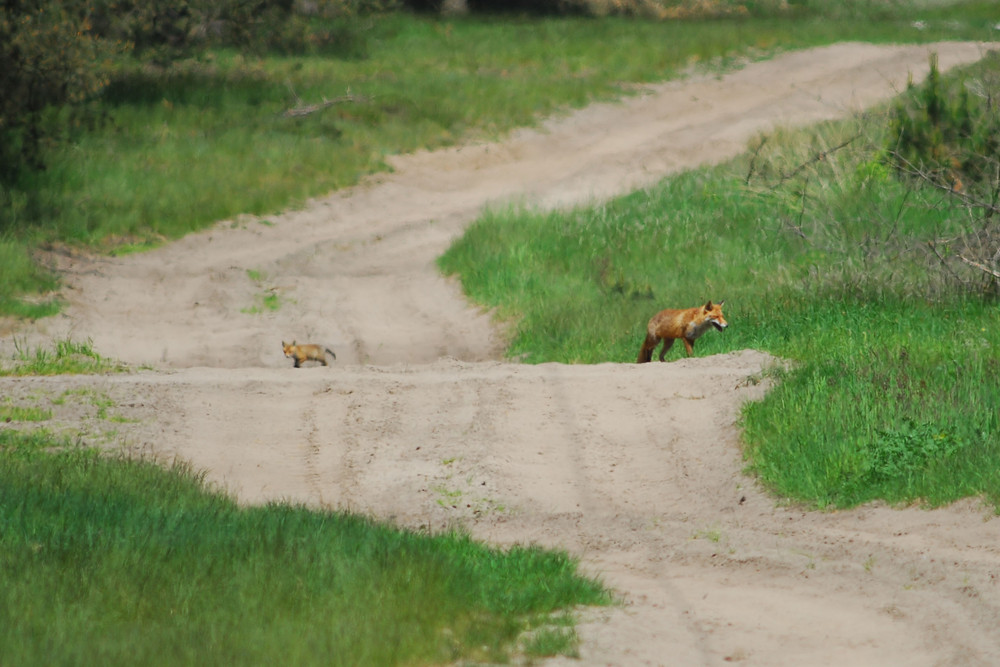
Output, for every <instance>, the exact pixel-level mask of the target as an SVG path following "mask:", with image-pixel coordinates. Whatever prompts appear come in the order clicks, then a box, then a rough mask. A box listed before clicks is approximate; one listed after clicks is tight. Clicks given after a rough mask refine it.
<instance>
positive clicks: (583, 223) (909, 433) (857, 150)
mask: <svg viewBox="0 0 1000 667" xmlns="http://www.w3.org/2000/svg"><path fill="white" fill-rule="evenodd" d="M995 63H996V60H995V59H993V60H992V61H988V62H987V63H984V64H983V65H981V66H980V69H979V70H975V69H973V72H977V71H978V72H979V73H980V74H981V73H983V72H985V71H993V70H994V69H995V67H996V64H995ZM887 125H888V123H887V114H885V113H873V114H870V115H869V116H867V117H865V118H862V119H858V120H853V121H846V122H841V123H828V124H825V125H822V126H819V127H817V128H811V129H809V130H807V131H796V132H776V133H774V134H772V135H771V136H769V137H767V141H766V142H765V143H764V148H763V149H761V150H760V151H759V152H758V151H752V152H751V153H748V154H747V155H746V156H743V157H741V158H739V159H737V160H734V161H733V162H731V163H729V164H726V165H722V166H719V167H715V168H710V169H703V170H699V171H693V172H688V173H684V174H680V175H678V176H676V177H673V178H669V179H667V180H665V181H663V182H662V183H661V184H660V185H659V186H657V187H654V188H650V189H649V190H648V191H645V192H637V193H634V194H631V195H628V196H625V197H621V198H618V199H615V200H613V201H610V202H608V203H606V204H603V205H599V206H597V207H594V208H590V209H580V210H575V211H571V212H556V213H542V214H540V213H537V212H532V211H521V210H500V211H493V212H490V213H488V214H487V215H484V216H483V217H482V218H480V219H479V220H478V221H477V222H476V223H474V224H473V225H472V226H471V227H470V228H469V229H468V231H467V232H466V234H465V235H464V236H463V237H462V238H460V239H459V240H457V241H456V243H455V244H454V245H453V246H452V247H451V248H450V249H449V251H448V252H447V253H446V254H445V255H444V256H443V257H442V258H441V259H440V262H439V263H440V266H441V267H442V269H443V270H444V271H445V272H446V273H449V274H451V273H454V274H457V275H459V276H460V277H461V280H462V282H463V286H464V289H465V290H466V292H467V293H468V294H469V295H470V297H471V298H472V299H473V300H475V301H476V302H479V303H481V304H483V305H485V306H487V307H490V308H495V309H496V312H497V313H498V315H499V317H500V319H501V320H502V321H505V322H507V326H508V333H509V338H510V347H509V354H510V356H512V357H514V358H518V359H521V360H525V361H527V362H529V363H542V362H547V361H559V362H566V363H594V362H600V361H619V362H632V361H634V360H635V358H636V353H637V352H638V349H639V345H640V343H641V341H642V338H643V335H644V329H645V323H646V321H647V320H648V319H649V317H650V316H651V315H652V314H653V313H655V312H656V311H657V310H659V309H661V308H664V307H676V308H685V307H691V306H695V305H699V304H701V303H704V302H705V301H706V300H708V299H713V300H722V299H725V301H726V305H725V313H726V317H727V319H728V321H729V323H730V327H729V328H728V329H727V330H726V331H725V332H724V333H718V332H714V331H713V332H709V333H708V334H706V335H705V336H704V337H702V338H701V339H699V341H698V345H697V347H696V354H697V355H699V356H704V355H709V354H716V353H722V352H728V351H733V350H739V349H744V348H756V349H762V350H767V351H770V352H772V353H773V354H775V355H778V356H780V357H783V358H786V359H789V360H793V361H794V364H793V366H792V368H791V369H790V370H787V371H781V370H771V371H769V372H770V373H772V374H773V375H776V376H777V377H778V378H779V379H780V381H779V382H778V383H777V385H776V387H775V388H774V389H773V390H772V391H771V392H770V393H769V395H768V396H767V398H766V399H764V400H763V401H761V402H759V403H754V404H751V405H749V406H747V407H746V409H745V413H744V419H743V427H744V437H745V442H746V448H745V454H746V458H747V463H748V466H749V470H750V471H751V472H753V473H754V474H756V475H759V476H760V478H761V480H762V481H763V482H764V483H765V484H766V485H767V486H768V487H770V488H771V489H772V490H773V491H774V492H775V493H776V494H777V495H778V496H780V497H787V498H790V499H793V500H796V501H801V502H805V503H807V504H809V505H813V506H817V507H828V506H835V507H847V506H852V505H855V504H858V503H862V502H866V501H869V500H873V499H877V498H880V499H885V500H887V501H889V502H893V503H910V502H922V503H926V504H929V505H932V506H936V505H940V504H943V503H947V502H950V501H953V500H956V499H958V498H962V497H967V496H977V495H982V496H985V497H987V498H989V500H990V501H991V502H993V503H995V504H997V505H998V506H1000V465H998V463H997V462H998V461H1000V411H998V410H997V406H998V405H1000V355H998V354H997V350H998V349H1000V308H998V307H997V304H996V301H995V299H992V298H984V297H983V296H982V295H981V294H980V293H978V292H977V289H978V287H976V285H977V284H978V283H977V281H976V277H975V271H972V270H968V269H967V267H966V270H967V273H966V274H965V275H964V276H960V275H953V273H952V272H953V271H961V270H962V269H961V267H954V266H952V267H949V268H945V267H944V266H942V264H941V263H940V262H939V261H938V260H937V259H936V258H934V257H933V255H932V254H931V253H930V252H929V251H928V241H931V240H936V239H941V238H951V239H953V240H955V242H956V243H957V239H959V238H961V237H960V234H961V233H962V232H963V230H965V231H969V230H971V229H972V228H975V227H978V226H979V225H984V224H986V223H984V221H983V220H979V221H978V222H976V221H975V219H974V216H973V217H970V211H968V210H966V209H964V208H962V207H959V206H955V205H954V200H949V199H948V198H947V196H946V195H945V194H942V193H941V192H940V191H936V190H933V189H931V188H920V187H919V186H917V185H913V184H906V183H903V182H900V181H897V180H896V179H895V178H893V177H892V176H891V175H890V173H889V172H888V170H886V169H885V168H884V167H883V166H882V164H883V163H882V162H881V160H882V156H884V152H883V150H882V148H881V147H882V146H884V145H885V143H886V141H887V138H886V136H885V134H884V132H885V128H886V127H887ZM859 132H860V133H861V136H860V137H859V138H857V139H856V140H855V141H853V142H851V143H850V144H848V145H847V146H846V147H845V148H843V149H841V150H839V151H835V152H831V153H828V155H827V158H826V159H825V160H823V161H817V162H811V161H810V160H811V157H812V156H814V155H816V153H818V152H820V151H824V150H828V149H830V148H832V147H835V146H839V145H840V144H842V143H843V142H844V141H845V138H849V137H851V136H854V135H856V134H857V133H859ZM754 147H756V143H755V145H754ZM806 163H809V164H810V166H809V167H808V168H806V169H804V170H803V171H802V172H801V173H800V174H799V177H797V178H795V179H792V180H791V181H787V182H784V183H782V182H781V179H780V175H781V174H787V173H790V172H792V171H793V170H794V169H795V168H796V167H797V166H798V165H802V164H806ZM751 164H753V167H752V168H751ZM748 174H751V178H750V183H749V185H747V175H748ZM803 202H805V204H803ZM970 220H972V222H970ZM958 278H961V279H962V280H963V281H967V282H966V284H962V283H961V282H960V281H959V280H958ZM981 278H982V275H980V276H979V281H980V283H981V282H982V280H981ZM985 286H988V283H987V285H985ZM682 354H683V351H682V349H681V348H680V346H675V349H673V350H671V353H670V356H668V360H670V359H674V358H677V357H678V356H680V355H682Z"/></svg>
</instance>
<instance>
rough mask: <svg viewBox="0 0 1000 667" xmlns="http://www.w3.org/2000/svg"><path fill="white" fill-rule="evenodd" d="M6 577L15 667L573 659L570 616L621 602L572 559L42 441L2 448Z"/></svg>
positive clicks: (4, 611)
mask: <svg viewBox="0 0 1000 667" xmlns="http://www.w3.org/2000/svg"><path fill="white" fill-rule="evenodd" d="M53 445H56V446H58V450H57V451H53V450H52V447H53ZM0 560H2V562H3V564H4V567H3V570H2V573H0V583H2V586H0V591H2V592H0V602H2V604H0V662H2V663H3V664H5V665H26V664H37V663H38V662H39V661H44V662H49V663H53V662H54V663H57V664H97V663H100V664H135V663H136V662H141V663H143V664H150V665H160V664H194V663H203V664H258V665H259V664H270V663H281V664H295V665H310V664H317V665H319V664H322V665H362V664H365V665H393V664H439V663H448V662H452V661H455V660H474V661H477V662H492V663H496V662H504V661H506V660H507V659H508V657H509V656H510V654H511V653H512V652H520V653H522V654H523V653H527V654H528V655H536V656H537V655H551V654H558V653H568V654H573V652H574V650H575V641H576V639H575V635H574V634H573V632H572V625H573V623H572V620H571V618H570V617H569V616H568V615H567V614H568V612H565V611H561V612H560V610H565V609H567V608H569V607H572V606H574V605H576V604H608V603H610V602H611V598H610V596H609V594H608V593H607V592H606V591H605V590H604V589H603V587H602V586H601V585H600V584H599V583H598V582H596V581H593V580H590V579H587V578H584V577H581V576H580V575H579V574H577V571H576V567H577V566H576V562H575V561H574V560H573V559H571V558H570V557H568V556H567V555H566V554H564V553H559V552H549V551H542V550H539V549H534V548H530V547H523V548H522V547H516V548H511V549H509V550H499V549H493V548H488V547H485V546H482V545H480V544H476V543H474V542H472V541H471V540H470V539H468V538H467V537H465V536H462V535H459V534H447V535H438V536H427V535H421V534H417V533H413V532H408V531H402V530H397V529H394V528H392V527H388V526H384V525H378V524H376V523H374V522H372V521H371V520H368V519H365V518H360V517H355V516H348V515H344V514H333V513H328V512H319V511H313V510H308V509H306V508H303V507H296V506H289V505H278V504H273V505H268V506H265V507H255V508H241V507H239V506H237V505H236V504H235V503H234V501H232V500H231V499H229V498H228V497H226V496H224V495H221V494H218V493H213V492H211V491H210V490H209V489H207V488H206V487H205V485H204V483H203V482H202V481H201V479H200V478H199V477H198V476H197V475H195V474H193V473H192V472H191V471H189V470H187V469H185V468H183V467H180V466H175V467H173V468H171V469H167V470H164V468H163V467H162V466H160V465H157V464H153V463H145V462H137V461H134V460H125V459H119V458H117V457H108V456H107V455H101V454H100V453H98V452H97V451H95V450H89V449H81V448H78V447H76V446H75V445H74V444H73V443H72V442H68V441H61V442H59V441H55V442H54V441H53V439H52V438H51V437H50V436H48V435H45V434H44V433H41V432H26V433H17V432H14V431H11V430H6V431H0ZM557 612H558V613H557ZM528 629H535V630H536V632H535V633H534V640H533V643H532V644H529V645H527V646H516V641H517V639H518V637H519V636H520V635H521V634H522V633H523V632H525V631H526V630H528Z"/></svg>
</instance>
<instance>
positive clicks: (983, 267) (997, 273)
mask: <svg viewBox="0 0 1000 667" xmlns="http://www.w3.org/2000/svg"><path fill="white" fill-rule="evenodd" d="M958 258H959V259H960V260H962V261H963V262H965V263H966V264H968V265H969V266H974V267H975V268H977V269H979V270H980V271H985V272H986V273H988V274H990V275H991V276H993V277H994V278H1000V271H994V270H993V269H991V268H990V267H988V266H986V265H985V264H981V263H980V262H976V261H973V260H971V259H969V258H968V257H966V256H965V255H959V256H958Z"/></svg>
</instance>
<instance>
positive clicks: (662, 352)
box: [660, 338, 674, 361]
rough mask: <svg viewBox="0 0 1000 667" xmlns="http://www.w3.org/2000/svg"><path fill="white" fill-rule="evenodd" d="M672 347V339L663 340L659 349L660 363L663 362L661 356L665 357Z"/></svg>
mask: <svg viewBox="0 0 1000 667" xmlns="http://www.w3.org/2000/svg"><path fill="white" fill-rule="evenodd" d="M673 345H674V339H673V338H664V339H663V347H661V348H660V361H663V360H664V359H663V355H665V354H666V353H667V351H669V350H670V348H671V347H673Z"/></svg>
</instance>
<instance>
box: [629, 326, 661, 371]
mask: <svg viewBox="0 0 1000 667" xmlns="http://www.w3.org/2000/svg"><path fill="white" fill-rule="evenodd" d="M659 342H660V339H659V338H657V337H656V336H654V335H652V334H649V333H647V334H646V340H644V341H643V342H642V347H640V348H639V358H638V359H636V360H635V363H637V364H644V363H646V362H648V361H652V360H653V349H654V348H655V347H656V344H657V343H659Z"/></svg>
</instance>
